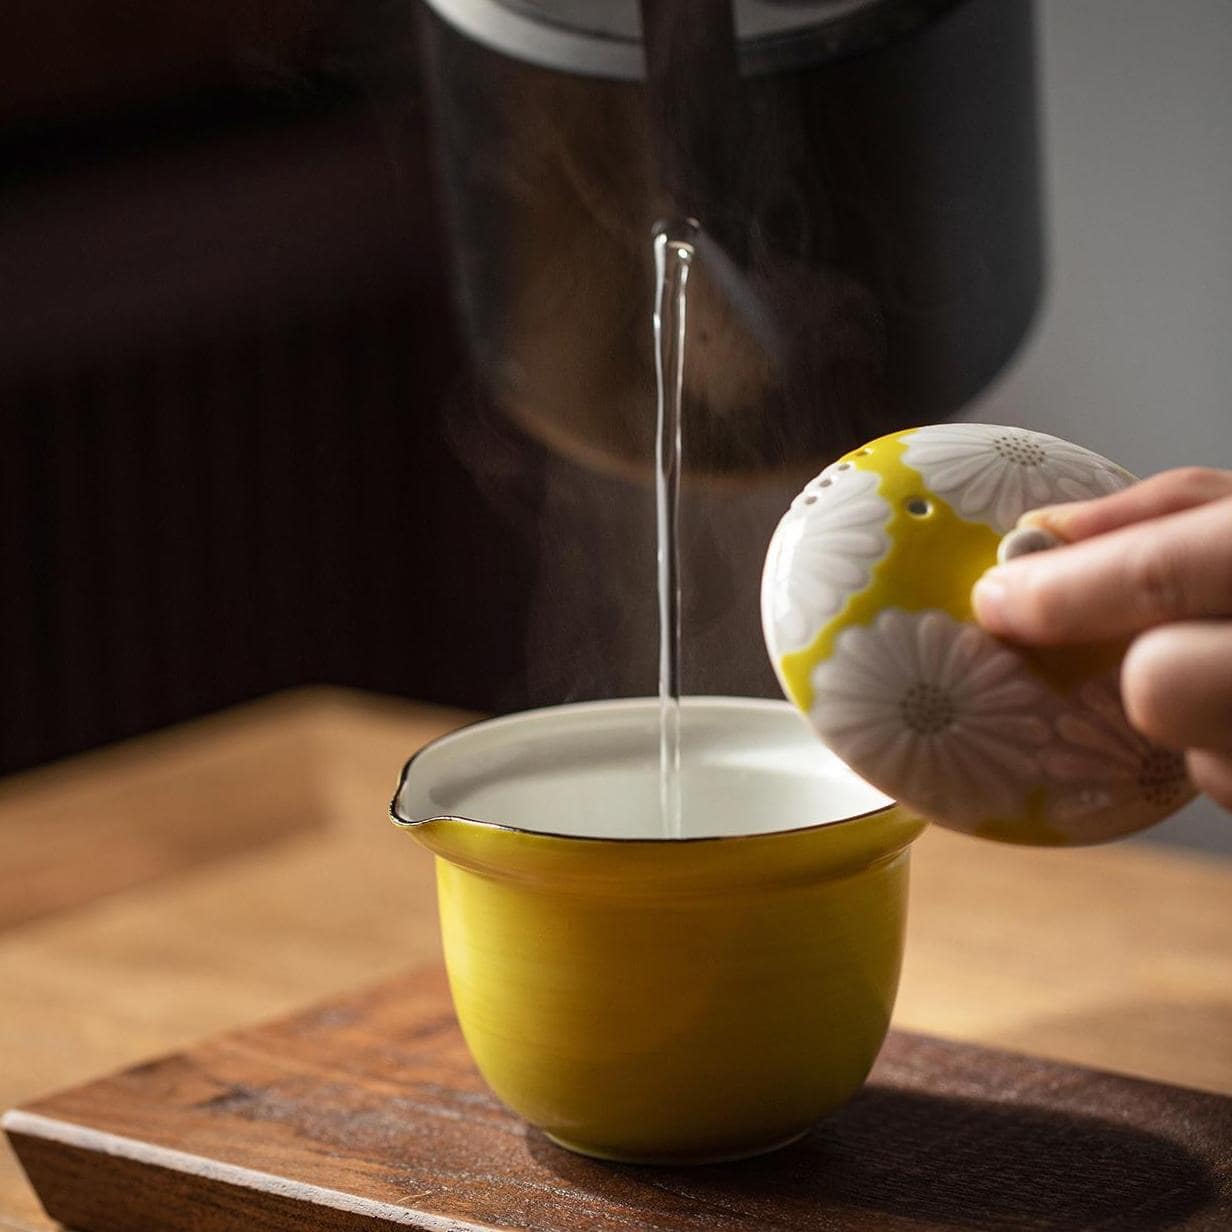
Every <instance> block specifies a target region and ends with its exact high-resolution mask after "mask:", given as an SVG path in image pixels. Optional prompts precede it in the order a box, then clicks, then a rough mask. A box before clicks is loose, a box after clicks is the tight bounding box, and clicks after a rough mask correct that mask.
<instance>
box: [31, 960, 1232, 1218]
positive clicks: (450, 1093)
mask: <svg viewBox="0 0 1232 1232" xmlns="http://www.w3.org/2000/svg"><path fill="white" fill-rule="evenodd" d="M715 1080H716V1082H719V1083H721V1082H722V1081H723V1077H722V1075H721V1074H716V1075H715ZM7 1125H8V1130H9V1134H10V1137H11V1139H12V1141H13V1143H14V1145H15V1147H16V1149H17V1151H18V1154H19V1155H20V1157H21V1159H22V1162H23V1163H24V1165H25V1167H26V1169H27V1171H28V1172H29V1174H30V1176H31V1178H32V1180H33V1181H34V1183H35V1186H36V1188H37V1189H38V1191H39V1192H40V1194H41V1195H42V1196H43V1199H44V1202H45V1203H46V1205H47V1209H48V1211H49V1212H50V1213H51V1214H52V1215H54V1216H55V1217H56V1218H58V1219H60V1220H61V1221H62V1222H64V1223H66V1224H68V1225H70V1226H72V1227H74V1228H79V1229H82V1230H83V1232H125V1230H127V1229H130V1228H135V1227H139V1228H142V1229H148V1230H149V1232H228V1230H230V1229H234V1228H238V1227H251V1226H254V1222H255V1221H257V1220H259V1226H260V1227H262V1228H266V1229H271V1230H274V1229H277V1230H280V1232H281V1230H286V1232H293V1230H296V1229H303V1230H305V1232H308V1230H312V1232H315V1230H317V1229H336V1228H359V1227H368V1228H398V1227H418V1228H424V1229H432V1230H437V1232H439V1230H442V1229H451V1230H453V1232H461V1230H463V1229H473V1228H482V1229H490V1228H500V1229H514V1228H516V1229H533V1230H534V1232H628V1230H629V1229H637V1228H646V1229H660V1230H661V1232H714V1230H722V1232H762V1230H766V1229H772V1228H783V1229H795V1230H798V1232H822V1230H828V1229H834V1228H843V1229H849V1230H850V1232H863V1230H864V1229H883V1230H885V1232H897V1230H899V1229H902V1230H904V1232H905V1230H907V1229H911V1230H912V1232H941V1230H942V1229H952V1228H956V1227H957V1228H982V1229H1033V1230H1035V1232H1048V1230H1051V1229H1057V1230H1061V1229H1065V1230H1067V1232H1068V1230H1071V1229H1078V1228H1092V1227H1115V1228H1118V1229H1122V1230H1126V1232H1128V1230H1133V1229H1157V1228H1212V1229H1213V1228H1226V1227H1228V1226H1232V1098H1229V1097H1227V1096H1214V1095H1206V1094H1202V1093H1199V1092H1194V1091H1189V1090H1185V1089H1182V1088H1179V1087H1167V1086H1161V1085H1157V1084H1153V1083H1145V1082H1141V1081H1137V1080H1133V1079H1127V1078H1121V1077H1118V1076H1115V1075H1110V1074H1101V1073H1096V1072H1093V1071H1089V1070H1081V1069H1078V1068H1076V1067H1072V1066H1061V1065H1057V1064H1055V1063H1051V1062H1044V1061H1033V1060H1029V1059H1027V1058H1023V1057H1018V1056H1014V1055H1012V1054H1009V1053H1004V1052H997V1051H992V1050H989V1049H983V1048H978V1047H976V1046H973V1045H966V1044H953V1043H948V1042H944V1041H941V1040H937V1039H931V1038H929V1037H925V1036H918V1035H909V1034H902V1033H899V1034H896V1035H894V1036H892V1037H891V1039H890V1041H889V1043H888V1044H887V1046H886V1048H885V1049H884V1051H883V1053H882V1057H881V1059H880V1061H879V1062H878V1065H877V1068H876V1070H875V1071H874V1074H873V1076H872V1079H871V1080H870V1083H869V1085H868V1087H867V1088H866V1090H865V1091H864V1092H863V1093H862V1094H861V1095H860V1096H859V1097H858V1098H857V1099H856V1101H855V1102H854V1103H853V1104H851V1105H850V1106H849V1107H848V1108H846V1109H844V1110H842V1111H841V1112H839V1113H838V1114H837V1115H835V1116H833V1117H831V1118H829V1119H827V1120H826V1121H824V1122H823V1123H821V1124H820V1125H819V1126H818V1127H817V1128H816V1129H815V1130H814V1131H813V1132H812V1133H810V1134H809V1135H808V1136H807V1137H806V1138H805V1139H804V1140H803V1141H802V1142H800V1143H798V1144H795V1145H793V1146H792V1147H790V1148H788V1149H786V1150H784V1151H780V1152H776V1153H774V1154H772V1155H770V1156H766V1157H763V1158H762V1159H759V1160H754V1161H750V1162H747V1163H743V1164H736V1165H726V1166H720V1167H709V1168H693V1169H689V1168H683V1169H679V1168H677V1169H663V1168H646V1167H627V1166H613V1165H610V1164H601V1163H597V1162H595V1161H592V1160H588V1159H584V1158H581V1157H578V1156H575V1155H572V1154H570V1153H569V1152H568V1151H564V1150H561V1149H560V1148H558V1147H556V1146H554V1145H552V1144H551V1143H550V1142H549V1141H548V1140H547V1139H546V1138H544V1137H543V1136H542V1135H541V1134H539V1133H538V1132H536V1131H535V1130H533V1129H530V1128H529V1127H528V1126H526V1125H525V1124H524V1123H523V1122H522V1121H520V1120H519V1118H517V1117H516V1116H514V1115H513V1114H512V1113H510V1112H508V1111H507V1110H505V1109H504V1108H503V1107H502V1106H501V1105H500V1104H499V1103H498V1102H497V1101H496V1099H495V1098H494V1097H493V1096H492V1095H491V1094H490V1093H489V1092H488V1091H487V1090H486V1088H485V1087H484V1085H483V1082H482V1080H481V1079H480V1078H479V1076H478V1074H477V1073H476V1072H475V1071H474V1068H473V1067H472V1065H471V1062H470V1060H469V1057H468V1055H467V1052H466V1048H465V1046H464V1044H463V1042H462V1039H461V1036H460V1034H459V1032H458V1031H457V1028H456V1025H455V1023H454V1020H453V1015H452V1011H451V1006H450V1002H449V995H448V991H447V988H446V987H445V982H444V979H443V976H441V975H440V974H439V972H438V971H437V970H436V969H435V968H433V969H429V970H428V971H427V972H425V973H421V974H418V975H415V976H412V977H404V978H401V979H398V980H394V981H391V982H388V983H386V984H384V985H382V986H381V987H379V988H377V989H374V990H371V991H369V992H367V993H365V994H362V995H353V996H350V997H345V998H342V999H339V1000H337V1001H334V1002H330V1003H326V1004H324V1005H322V1006H320V1007H318V1008H315V1009H312V1010H309V1011H307V1012H306V1013H302V1014H299V1015H296V1016H294V1017H293V1018H291V1019H289V1020H284V1021H282V1022H279V1023H275V1024H273V1025H270V1026H267V1027H263V1028H257V1029H247V1030H241V1031H238V1032H236V1033H234V1034H231V1035H227V1036H224V1037H222V1038H221V1039H219V1040H216V1041H213V1042H211V1043H207V1044H204V1045H201V1046H200V1047H197V1048H194V1049H191V1050H189V1051H186V1052H180V1053H176V1054H173V1055H172V1056H170V1057H167V1058H165V1059H163V1060H162V1061H157V1062H152V1063H147V1064H144V1065H141V1066H138V1067H137V1068H135V1069H131V1070H128V1071H127V1072H125V1073H122V1074H119V1075H116V1076H114V1077H112V1078H108V1079H104V1080H102V1081H99V1082H94V1083H91V1084H89V1085H88V1086H85V1087H82V1088H78V1089H75V1090H71V1091H67V1092H64V1093H62V1094H61V1095H59V1096H53V1097H51V1098H49V1099H44V1100H41V1101H38V1102H36V1103H34V1104H31V1105H30V1106H29V1107H28V1108H27V1109H26V1110H24V1111H21V1112H17V1113H14V1114H10V1116H9V1118H8V1122H7Z"/></svg>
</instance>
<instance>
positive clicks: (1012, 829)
mask: <svg viewBox="0 0 1232 1232" xmlns="http://www.w3.org/2000/svg"><path fill="white" fill-rule="evenodd" d="M1132 482H1133V476H1132V475H1130V474H1129V473H1128V472H1127V471H1125V470H1123V469H1122V468H1121V467H1119V466H1116V465H1115V464H1114V463H1112V462H1109V461H1108V460H1107V459H1106V458H1103V457H1100V456H1099V455H1098V454H1095V453H1092V452H1091V451H1090V450H1087V449H1083V448H1081V447H1080V446H1077V445H1073V444H1070V443H1069V442H1067V441H1063V440H1060V439H1058V438H1057V437H1054V436H1048V435H1046V434H1044V433H1040V432H1031V431H1028V430H1026V429H1022V428H1002V427H997V426H994V425H989V424H966V423H962V424H939V425H934V426H931V427H926V428H916V429H910V430H908V431H905V432H898V433H894V434H892V435H890V436H885V437H881V438H880V439H878V440H876V441H872V442H871V443H870V444H868V445H866V446H864V447H863V448H861V449H857V450H854V451H853V452H851V453H849V454H847V455H845V456H844V457H843V458H841V459H839V461H837V462H835V463H834V464H833V465H831V466H829V467H827V468H826V469H825V470H824V471H822V472H821V474H820V475H818V476H817V477H816V478H815V479H813V480H812V481H811V482H810V483H809V484H808V485H807V486H806V487H805V489H804V490H803V491H802V492H801V493H800V495H799V496H797V497H796V499H795V500H794V501H793V502H792V506H791V508H790V509H789V510H788V512H787V513H786V514H785V515H784V517H783V519H782V521H781V522H780V524H779V527H778V529H777V530H776V531H775V534H774V537H773V539H772V541H771V544H770V550H769V552H768V554H767V558H766V568H765V574H764V576H763V581H762V621H763V627H764V630H765V636H766V645H767V648H768V650H769V652H770V657H771V660H772V662H773V664H774V667H775V671H776V672H777V673H778V676H779V680H780V682H781V683H782V685H783V688H784V691H785V692H786V694H787V696H788V697H789V698H790V699H791V700H792V701H793V702H795V704H796V705H797V706H798V707H799V708H800V709H801V710H802V711H803V712H804V713H805V715H806V716H807V717H808V719H809V721H810V722H811V723H812V725H813V727H814V729H815V730H816V731H817V733H818V735H819V736H820V737H821V739H822V740H823V741H824V742H825V743H826V744H827V745H828V746H829V747H830V748H831V749H832V750H833V751H834V752H835V753H837V754H838V755H839V756H840V757H841V758H842V759H843V760H844V761H845V762H847V764H848V765H849V766H851V768H852V769H853V770H855V771H856V772H857V773H858V774H860V775H861V776H862V777H863V778H865V779H867V780H868V781H869V782H870V783H872V784H874V785H875V786H876V787H879V788H880V789H881V790H882V791H885V792H887V793H889V794H891V795H893V796H895V797H897V798H898V799H899V800H902V801H903V802H904V803H906V804H908V805H910V806H912V807H914V808H916V809H918V810H919V811H920V812H922V813H924V814H926V815H928V816H930V817H932V818H933V819H934V820H935V821H937V822H938V823H939V824H941V825H944V826H947V827H949V828H951V829H955V830H962V831H966V832H968V833H973V834H979V835H983V836H985V837H989V838H996V839H1002V840H1005V841H1010V842H1022V843H1036V844H1078V843H1091V842H1099V841H1102V840H1105V839H1110V838H1115V837H1118V836H1120V835H1124V834H1129V833H1132V832H1133V831H1135V830H1139V829H1142V828H1143V827H1145V826H1149V825H1151V824H1153V823H1154V822H1156V821H1159V820H1162V818H1164V817H1166V816H1167V815H1168V814H1169V813H1171V812H1173V811H1174V810H1175V809H1177V808H1179V807H1180V806H1181V805H1182V804H1184V803H1185V802H1186V801H1187V800H1188V799H1190V798H1191V797H1192V795H1193V794H1194V789H1193V787H1192V785H1191V784H1190V783H1189V780H1188V778H1187V777H1186V774H1185V768H1184V761H1183V759H1182V757H1181V756H1180V755H1179V754H1177V753H1174V752H1172V751H1170V750H1166V749H1162V748H1159V747H1157V746H1155V745H1153V744H1151V743H1150V742H1149V741H1147V740H1146V739H1145V738H1144V737H1142V736H1141V735H1140V734H1139V733H1137V732H1136V731H1135V730H1134V729H1133V728H1132V727H1131V726H1130V725H1129V723H1128V721H1127V720H1126V718H1125V715H1124V711H1123V709H1122V707H1121V700H1120V692H1119V683H1118V678H1119V666H1120V660H1121V657H1122V655H1123V653H1124V649H1125V647H1124V646H1123V645H1101V646H1090V647H1082V648H1078V649H1074V648H1060V649H1039V648H1027V647H1021V646H1016V645H1014V644H1012V643H1009V642H1004V641H1001V640H999V639H997V638H995V637H993V636H992V635H991V634H989V633H987V632H985V630H983V629H982V628H980V627H979V626H978V625H977V624H976V623H975V621H974V617H973V615H972V610H971V602H970V595H971V588H972V586H973V585H974V583H975V581H976V580H977V579H978V578H979V577H980V575H981V574H982V573H983V572H984V571H985V570H986V569H987V568H989V567H990V566H992V565H993V564H995V563H996V562H997V560H998V553H999V551H1000V553H1001V558H1002V559H1004V558H1005V557H1006V555H1008V554H1014V553H1015V552H1017V551H1024V550H1039V549H1041V548H1043V549H1045V550H1046V548H1047V547H1048V544H1047V543H1046V542H1041V541H1037V540H1036V539H1032V538H1031V537H1030V536H1027V535H1024V534H1023V533H1022V532H1016V531H1015V527H1016V524H1017V522H1018V519H1019V517H1020V516H1021V515H1022V514H1023V513H1025V512H1027V510H1029V509H1033V508H1036V507H1038V506H1040V505H1046V504H1053V503H1056V502H1060V501H1067V500H1082V499H1087V498H1091V497H1097V496H1102V495H1106V494H1107V493H1110V492H1114V491H1117V490H1118V489H1120V488H1123V487H1126V486H1128V485H1129V484H1130V483H1132Z"/></svg>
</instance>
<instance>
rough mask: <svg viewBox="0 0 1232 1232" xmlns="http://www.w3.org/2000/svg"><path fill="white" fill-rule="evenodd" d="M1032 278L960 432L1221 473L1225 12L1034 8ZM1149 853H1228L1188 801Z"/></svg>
mask: <svg viewBox="0 0 1232 1232" xmlns="http://www.w3.org/2000/svg"><path fill="white" fill-rule="evenodd" d="M1039 12H1040V18H1041V53H1042V55H1041V59H1042V68H1043V80H1042V97H1043V100H1044V116H1043V120H1044V133H1045V141H1046V154H1045V169H1046V178H1047V182H1048V194H1049V206H1050V209H1049V223H1050V230H1051V235H1050V248H1051V253H1050V265H1049V267H1050V274H1049V287H1048V291H1047V296H1046V299H1045V304H1044V308H1043V311H1042V313H1041V315H1040V319H1039V321H1038V322H1037V326H1036V330H1035V333H1034V335H1033V336H1032V337H1031V338H1030V339H1029V340H1028V342H1027V344H1026V346H1025V347H1024V348H1023V351H1022V353H1021V355H1020V356H1019V357H1018V360H1017V362H1016V363H1015V364H1014V365H1012V366H1011V368H1010V369H1009V370H1008V372H1007V373H1006V374H1005V376H1004V377H1003V378H1002V380H1001V381H1000V383H999V384H998V385H997V386H996V387H995V388H994V389H993V390H992V391H990V393H989V394H988V395H987V396H986V397H985V398H984V399H982V400H981V402H980V404H979V405H978V406H977V407H975V408H974V409H973V412H972V416H971V417H972V418H975V419H984V420H988V421H991V422H993V423H1021V424H1024V425H1027V426H1029V427H1032V428H1038V429H1040V430H1042V431H1045V432H1054V433H1056V434H1058V435H1060V436H1065V437H1069V438H1072V439H1074V440H1076V441H1079V442H1081V443H1083V444H1086V445H1089V446H1091V447H1092V448H1094V449H1096V450H1098V451H1099V452H1101V453H1104V454H1107V455H1109V456H1110V457H1112V458H1114V459H1116V460H1117V461H1119V462H1121V463H1122V464H1124V465H1125V466H1127V467H1129V468H1130V469H1131V470H1133V471H1135V472H1136V473H1137V474H1140V475H1148V474H1151V473H1153V472H1155V471H1160V470H1165V469H1167V468H1168V467H1172V466H1178V465H1182V464H1185V463H1195V462H1196V463H1202V464H1204V465H1211V466H1224V467H1232V432H1229V426H1230V425H1232V4H1230V3H1228V0H1041V2H1040V5H1039ZM1144 837H1146V838H1148V839H1150V840H1152V841H1163V842H1174V843H1185V844H1191V845H1194V846H1198V847H1203V848H1206V849H1209V850H1218V851H1222V852H1225V853H1228V854H1232V817H1230V816H1229V815H1228V814H1226V813H1224V812H1223V811H1222V810H1221V809H1219V808H1217V807H1215V806H1214V805H1213V804H1210V803H1209V802H1207V801H1205V800H1202V801H1198V802H1197V803H1195V804H1193V805H1191V806H1190V807H1189V808H1188V809H1186V810H1185V811H1184V812H1183V813H1182V814H1180V815H1179V816H1178V817H1176V818H1174V819H1172V820H1171V821H1169V822H1166V823H1164V824H1163V825H1161V826H1158V827H1156V828H1154V829H1153V830H1152V831H1150V832H1149V833H1148V834H1147V835H1146V836H1144Z"/></svg>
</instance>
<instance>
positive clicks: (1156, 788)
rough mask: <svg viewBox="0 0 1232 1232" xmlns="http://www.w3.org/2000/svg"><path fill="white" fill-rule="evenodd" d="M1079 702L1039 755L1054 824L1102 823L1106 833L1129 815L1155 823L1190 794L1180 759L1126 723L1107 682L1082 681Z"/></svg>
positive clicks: (1089, 828) (1118, 830) (1090, 825)
mask: <svg viewBox="0 0 1232 1232" xmlns="http://www.w3.org/2000/svg"><path fill="white" fill-rule="evenodd" d="M1077 702H1078V704H1077V705H1076V706H1074V707H1072V708H1070V709H1067V711H1066V712H1065V713H1063V714H1062V715H1061V716H1060V717H1059V718H1058V719H1057V721H1056V725H1055V728H1056V741H1055V742H1054V743H1052V744H1050V745H1049V747H1048V748H1047V749H1045V750H1043V752H1042V753H1041V755H1040V764H1041V765H1042V766H1043V768H1044V771H1045V773H1046V774H1047V775H1048V776H1049V777H1050V778H1052V779H1053V780H1054V781H1055V782H1056V783H1057V785H1058V788H1059V790H1058V795H1057V800H1056V803H1055V805H1054V813H1055V815H1056V818H1057V821H1058V822H1059V823H1060V824H1062V825H1070V826H1073V825H1076V824H1080V825H1082V826H1083V827H1084V829H1085V830H1087V831H1088V832H1091V831H1092V830H1093V828H1094V827H1098V826H1101V825H1102V826H1103V827H1105V828H1106V835H1104V837H1109V838H1110V837H1113V836H1114V835H1116V834H1118V833H1122V832H1123V831H1124V828H1125V825H1126V821H1127V814H1128V815H1130V816H1138V815H1141V816H1144V817H1145V818H1146V819H1147V820H1148V821H1149V820H1154V819H1155V818H1157V817H1158V816H1159V815H1160V814H1161V813H1162V812H1166V811H1168V810H1170V809H1174V808H1179V807H1180V805H1182V804H1184V803H1185V801H1186V800H1188V799H1189V798H1190V797H1191V796H1193V795H1194V792H1195V789H1194V787H1193V784H1192V783H1191V782H1190V781H1189V776H1188V774H1187V773H1186V771H1185V759H1184V758H1183V757H1182V756H1181V754H1180V753H1177V752H1174V751H1173V750H1171V749H1164V748H1160V747H1159V746H1158V745H1155V744H1152V743H1151V742H1150V741H1149V740H1147V739H1146V737H1144V736H1142V735H1140V734H1139V733H1138V732H1136V731H1135V730H1134V729H1133V728H1132V727H1131V726H1130V725H1129V720H1128V719H1127V718H1126V717H1125V711H1124V709H1123V708H1122V706H1121V701H1120V697H1119V696H1118V693H1117V690H1116V688H1115V685H1114V683H1113V682H1112V681H1110V680H1092V681H1088V682H1087V683H1086V684H1084V685H1083V686H1082V687H1081V688H1080V689H1079V690H1078V696H1077Z"/></svg>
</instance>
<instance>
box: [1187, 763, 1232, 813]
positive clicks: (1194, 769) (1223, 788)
mask: <svg viewBox="0 0 1232 1232" xmlns="http://www.w3.org/2000/svg"><path fill="white" fill-rule="evenodd" d="M1185 768H1186V769H1187V770H1188V771H1189V777H1190V778H1191V779H1192V780H1193V785H1194V786H1195V787H1196V788H1197V789H1198V790H1199V791H1204V792H1206V794H1207V795H1208V796H1210V798H1211V799H1212V800H1214V801H1215V802H1216V803H1217V804H1222V805H1223V806H1224V808H1226V809H1232V757H1229V756H1228V755H1227V754H1226V753H1213V752H1210V751H1209V750H1207V749H1190V750H1189V752H1188V753H1186V754H1185Z"/></svg>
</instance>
